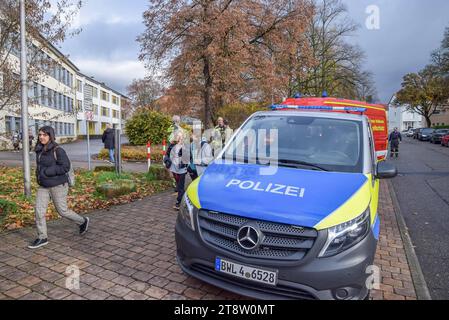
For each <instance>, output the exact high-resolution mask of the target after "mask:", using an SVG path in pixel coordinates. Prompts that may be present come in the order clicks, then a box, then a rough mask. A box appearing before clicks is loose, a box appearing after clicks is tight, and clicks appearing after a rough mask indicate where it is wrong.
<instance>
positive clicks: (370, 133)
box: [368, 121, 377, 181]
mask: <svg viewBox="0 0 449 320" xmlns="http://www.w3.org/2000/svg"><path fill="white" fill-rule="evenodd" d="M368 137H369V147H370V158H371V173H372V174H375V173H376V164H377V154H376V149H375V147H374V135H373V129H372V127H371V123H370V122H369V121H368ZM373 181H374V179H373Z"/></svg>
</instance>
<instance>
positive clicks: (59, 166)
mask: <svg viewBox="0 0 449 320" xmlns="http://www.w3.org/2000/svg"><path fill="white" fill-rule="evenodd" d="M35 152H36V164H37V168H36V178H37V183H38V184H39V189H38V190H37V194H36V207H35V219H36V227H37V233H38V238H37V239H36V240H35V241H33V243H31V244H30V245H29V246H28V248H30V249H36V248H39V247H42V246H44V245H46V244H48V240H47V223H46V220H45V214H46V212H47V207H48V203H49V202H50V197H51V200H52V201H53V204H54V205H55V208H56V210H57V211H58V213H59V214H60V215H61V216H62V217H64V218H66V219H69V220H71V221H73V222H75V223H76V224H78V225H79V233H80V234H81V235H83V234H85V233H86V232H87V229H88V227H89V218H87V217H86V218H83V217H81V216H80V215H78V214H76V213H75V212H73V211H72V210H70V209H69V208H68V206H67V193H68V191H69V181H70V180H69V179H73V177H70V176H69V173H70V172H71V164H70V160H69V158H68V157H67V154H66V152H65V151H64V149H62V148H61V147H60V146H59V145H58V144H57V143H56V140H55V131H54V130H53V128H52V127H48V126H45V127H43V128H41V129H40V130H39V137H38V142H37V145H36V148H35ZM72 183H73V181H72Z"/></svg>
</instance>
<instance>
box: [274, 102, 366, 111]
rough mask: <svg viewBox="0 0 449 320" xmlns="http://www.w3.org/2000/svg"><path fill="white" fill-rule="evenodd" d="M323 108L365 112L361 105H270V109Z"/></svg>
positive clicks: (325, 109) (326, 109)
mask: <svg viewBox="0 0 449 320" xmlns="http://www.w3.org/2000/svg"><path fill="white" fill-rule="evenodd" d="M285 109H294V110H324V111H347V112H365V111H366V108H361V107H345V106H342V107H331V106H296V105H288V104H274V105H272V106H271V110H285Z"/></svg>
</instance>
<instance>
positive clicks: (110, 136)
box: [101, 123, 115, 163]
mask: <svg viewBox="0 0 449 320" xmlns="http://www.w3.org/2000/svg"><path fill="white" fill-rule="evenodd" d="M101 140H102V141H103V143H104V148H105V149H108V150H109V161H110V162H112V163H115V158H114V151H115V150H114V149H115V133H114V129H112V125H111V124H110V123H108V124H107V126H106V130H105V131H104V132H103V136H102V137H101Z"/></svg>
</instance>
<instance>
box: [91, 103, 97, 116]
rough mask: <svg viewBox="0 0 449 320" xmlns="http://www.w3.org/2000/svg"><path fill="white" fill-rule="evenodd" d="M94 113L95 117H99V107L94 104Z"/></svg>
mask: <svg viewBox="0 0 449 320" xmlns="http://www.w3.org/2000/svg"><path fill="white" fill-rule="evenodd" d="M92 111H93V113H94V115H96V116H98V105H96V104H93V105H92Z"/></svg>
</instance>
